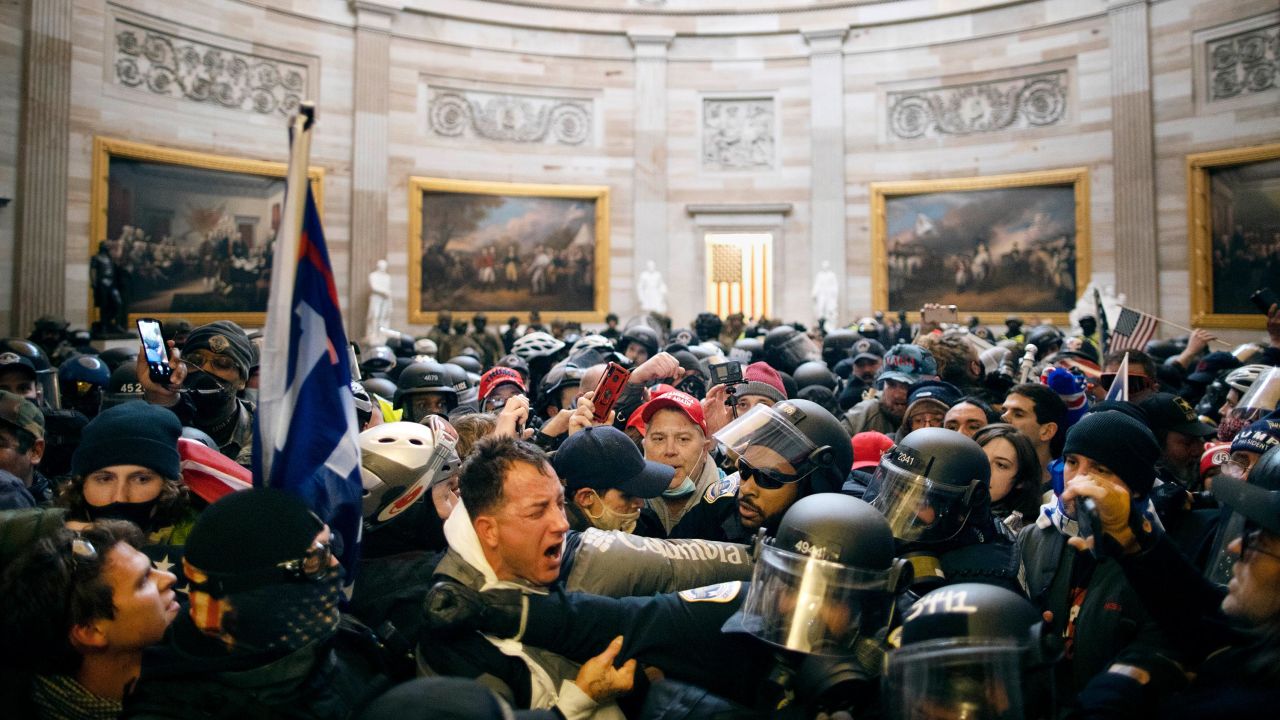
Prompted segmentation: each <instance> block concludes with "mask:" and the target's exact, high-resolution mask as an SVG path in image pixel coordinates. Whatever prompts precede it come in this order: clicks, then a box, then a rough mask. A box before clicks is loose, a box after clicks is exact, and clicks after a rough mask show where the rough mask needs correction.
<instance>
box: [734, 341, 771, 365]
mask: <svg viewBox="0 0 1280 720" xmlns="http://www.w3.org/2000/svg"><path fill="white" fill-rule="evenodd" d="M763 357H764V340H761V339H760V338H758V337H744V338H738V339H737V340H736V341H734V343H733V348H732V349H731V350H729V359H730V360H737V361H738V362H740V363H742V364H743V365H750V364H751V363H753V362H755V361H757V360H760V359H761V358H763Z"/></svg>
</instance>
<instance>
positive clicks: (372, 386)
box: [360, 377, 396, 400]
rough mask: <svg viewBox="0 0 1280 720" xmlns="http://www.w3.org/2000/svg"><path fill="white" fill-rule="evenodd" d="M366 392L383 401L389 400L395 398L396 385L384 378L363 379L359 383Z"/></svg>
mask: <svg viewBox="0 0 1280 720" xmlns="http://www.w3.org/2000/svg"><path fill="white" fill-rule="evenodd" d="M360 384H361V385H363V386H364V389H365V391H366V392H369V393H372V394H374V395H377V396H378V397H380V398H382V399H383V400H391V399H393V398H395V396H396V384H395V383H393V382H391V381H390V380H388V379H387V378H384V377H371V378H365V379H364V380H361V381H360Z"/></svg>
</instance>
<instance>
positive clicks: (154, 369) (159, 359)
mask: <svg viewBox="0 0 1280 720" xmlns="http://www.w3.org/2000/svg"><path fill="white" fill-rule="evenodd" d="M138 338H139V339H140V340H141V341H142V350H143V352H144V353H145V354H146V358H147V368H148V369H149V370H150V371H151V379H153V380H155V381H156V382H168V381H169V376H170V375H171V374H172V373H173V369H172V368H170V367H169V353H168V348H166V347H165V345H164V334H163V333H162V332H161V329H160V321H159V320H155V319H153V318H139V319H138Z"/></svg>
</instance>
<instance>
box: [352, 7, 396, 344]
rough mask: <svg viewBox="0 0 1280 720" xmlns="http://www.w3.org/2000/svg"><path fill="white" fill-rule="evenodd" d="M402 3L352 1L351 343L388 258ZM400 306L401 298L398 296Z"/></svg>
mask: <svg viewBox="0 0 1280 720" xmlns="http://www.w3.org/2000/svg"><path fill="white" fill-rule="evenodd" d="M402 4H403V3H401V2H399V1H395V2H387V1H385V0H381V1H380V0H353V2H352V3H351V9H352V12H354V13H355V16H356V58H355V61H356V62H355V72H356V77H355V88H354V94H355V108H354V109H355V123H354V128H353V137H352V143H351V148H352V153H351V175H352V177H351V179H352V183H351V268H350V269H351V281H350V288H351V295H350V298H351V300H350V302H349V303H348V312H349V313H350V322H349V323H348V327H350V328H351V329H352V333H351V336H352V339H353V340H354V339H363V338H364V337H365V336H366V335H367V334H368V333H369V332H370V331H371V330H373V329H374V328H367V327H365V310H366V308H367V307H368V300H369V273H370V272H372V271H373V269H374V266H375V264H376V263H377V262H378V260H381V259H383V258H385V257H386V255H387V177H388V154H389V150H388V141H387V112H388V109H389V104H390V101H389V98H390V87H391V75H390V72H391V32H390V31H391V21H392V20H393V19H394V18H395V15H396V13H397V12H399V10H400V8H401V6H402ZM396 302H398V303H400V304H403V303H404V302H405V298H396Z"/></svg>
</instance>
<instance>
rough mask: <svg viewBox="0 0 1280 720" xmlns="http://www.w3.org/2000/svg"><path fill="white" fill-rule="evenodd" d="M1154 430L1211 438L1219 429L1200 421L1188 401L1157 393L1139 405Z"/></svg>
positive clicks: (1175, 396) (1168, 394)
mask: <svg viewBox="0 0 1280 720" xmlns="http://www.w3.org/2000/svg"><path fill="white" fill-rule="evenodd" d="M1139 407H1141V408H1142V411H1143V412H1144V413H1146V415H1147V425H1148V426H1149V427H1150V428H1151V429H1152V430H1165V431H1170V430H1171V431H1173V432H1179V433H1182V434H1183V435H1188V436H1190V437H1209V436H1210V435H1215V434H1217V432H1218V431H1217V428H1215V427H1213V426H1212V425H1209V424H1208V423H1204V422H1201V421H1200V418H1199V417H1198V416H1197V415H1196V411H1195V408H1193V407H1191V404H1190V403H1188V402H1187V401H1186V400H1183V399H1182V398H1180V397H1178V396H1177V395H1172V394H1170V393H1156V394H1155V395H1152V396H1151V397H1149V398H1147V399H1146V400H1143V401H1142V402H1141V403H1139Z"/></svg>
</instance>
